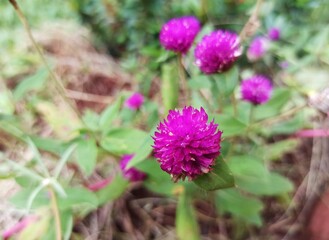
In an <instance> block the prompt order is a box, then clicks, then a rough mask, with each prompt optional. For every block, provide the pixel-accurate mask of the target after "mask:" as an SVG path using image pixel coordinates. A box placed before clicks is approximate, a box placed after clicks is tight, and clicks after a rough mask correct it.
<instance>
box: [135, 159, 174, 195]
mask: <svg viewBox="0 0 329 240" xmlns="http://www.w3.org/2000/svg"><path fill="white" fill-rule="evenodd" d="M136 168H138V169H139V170H141V171H143V172H144V173H146V175H147V178H146V179H145V180H144V182H143V185H144V186H145V187H146V188H148V189H149V190H151V191H152V192H155V193H159V194H161V195H167V196H172V194H173V191H174V188H175V187H177V185H178V183H174V182H173V181H172V180H171V177H170V175H169V174H168V173H166V172H165V171H163V170H162V169H161V168H160V164H159V163H158V162H157V161H156V160H155V159H154V158H151V159H146V160H145V161H143V162H141V163H139V164H138V165H137V166H136Z"/></svg>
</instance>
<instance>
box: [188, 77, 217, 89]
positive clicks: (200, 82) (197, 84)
mask: <svg viewBox="0 0 329 240" xmlns="http://www.w3.org/2000/svg"><path fill="white" fill-rule="evenodd" d="M211 81H212V79H210V78H209V76H206V75H197V76H194V77H192V78H191V79H190V80H189V81H188V85H189V87H190V88H191V89H194V90H200V89H201V88H206V89H210V88H211V86H212V84H211Z"/></svg>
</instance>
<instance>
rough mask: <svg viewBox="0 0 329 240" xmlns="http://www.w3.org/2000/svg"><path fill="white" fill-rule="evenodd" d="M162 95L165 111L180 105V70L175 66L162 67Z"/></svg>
mask: <svg viewBox="0 0 329 240" xmlns="http://www.w3.org/2000/svg"><path fill="white" fill-rule="evenodd" d="M161 71H162V74H161V79H162V81H161V94H162V101H163V105H164V107H165V111H166V112H168V111H169V110H170V109H174V108H175V107H177V104H178V95H179V84H178V79H179V77H178V70H177V68H176V66H175V65H174V64H164V65H162V69H161Z"/></svg>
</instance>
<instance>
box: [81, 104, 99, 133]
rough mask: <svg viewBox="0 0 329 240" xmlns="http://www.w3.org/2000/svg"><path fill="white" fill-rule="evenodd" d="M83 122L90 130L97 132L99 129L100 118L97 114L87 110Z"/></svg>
mask: <svg viewBox="0 0 329 240" xmlns="http://www.w3.org/2000/svg"><path fill="white" fill-rule="evenodd" d="M82 121H83V123H84V124H85V125H86V127H87V128H88V129H90V130H92V131H97V130H98V128H99V121H100V117H99V115H98V114H97V113H95V112H93V111H91V110H89V109H87V111H85V112H84V114H83V116H82Z"/></svg>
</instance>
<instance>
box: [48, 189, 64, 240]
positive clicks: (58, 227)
mask: <svg viewBox="0 0 329 240" xmlns="http://www.w3.org/2000/svg"><path fill="white" fill-rule="evenodd" d="M49 193H50V200H51V208H52V211H53V215H54V219H55V228H56V240H62V226H61V218H60V213H59V208H58V204H57V199H56V194H55V191H54V190H53V188H52V187H49Z"/></svg>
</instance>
